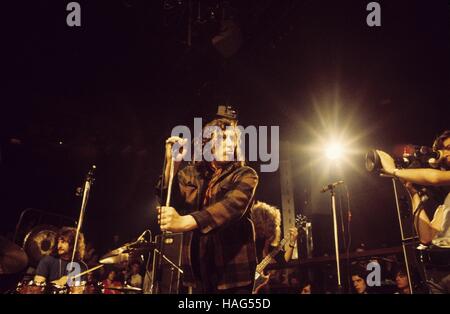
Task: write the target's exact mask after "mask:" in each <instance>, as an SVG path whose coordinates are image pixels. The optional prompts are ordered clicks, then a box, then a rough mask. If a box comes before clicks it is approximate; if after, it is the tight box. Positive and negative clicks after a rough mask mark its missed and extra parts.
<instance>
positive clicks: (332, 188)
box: [330, 186, 342, 293]
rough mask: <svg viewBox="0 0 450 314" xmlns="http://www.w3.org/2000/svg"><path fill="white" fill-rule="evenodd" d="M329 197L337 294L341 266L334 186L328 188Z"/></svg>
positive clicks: (340, 288)
mask: <svg viewBox="0 0 450 314" xmlns="http://www.w3.org/2000/svg"><path fill="white" fill-rule="evenodd" d="M330 195H331V210H332V212H333V232H334V250H335V254H336V271H337V285H338V292H339V293H340V292H341V291H342V284H341V266H340V256H339V236H338V226H337V215H336V192H335V187H334V186H331V187H330Z"/></svg>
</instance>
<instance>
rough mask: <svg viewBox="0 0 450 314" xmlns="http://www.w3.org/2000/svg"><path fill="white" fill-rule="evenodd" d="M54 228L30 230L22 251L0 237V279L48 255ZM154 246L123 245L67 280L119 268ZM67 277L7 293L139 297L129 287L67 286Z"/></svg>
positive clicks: (144, 243)
mask: <svg viewBox="0 0 450 314" xmlns="http://www.w3.org/2000/svg"><path fill="white" fill-rule="evenodd" d="M56 235H57V228H55V227H53V226H48V225H42V226H38V227H36V228H33V229H32V230H31V231H30V232H29V233H28V234H27V236H26V237H25V239H24V242H23V247H20V246H19V245H17V244H15V243H13V242H12V241H10V240H8V239H6V238H5V237H2V236H0V276H2V275H11V274H17V273H20V272H23V271H24V269H25V268H26V267H27V266H31V267H36V266H37V264H38V263H39V261H40V259H42V258H43V257H44V256H47V255H50V254H51V253H52V248H53V246H54V245H55V243H56ZM154 247H155V244H154V243H152V242H147V241H136V242H132V243H126V244H124V245H123V246H121V247H119V248H117V249H115V250H112V251H110V252H108V253H107V254H105V255H104V256H102V257H101V259H100V260H99V263H100V264H99V265H97V266H95V267H93V268H90V269H88V270H86V271H84V272H82V273H79V274H78V275H76V276H72V277H71V279H76V278H80V277H81V276H84V275H88V274H90V273H92V272H94V271H95V270H97V269H99V268H101V267H103V266H105V265H120V264H122V263H123V262H127V261H128V260H130V257H133V256H135V255H136V254H139V255H141V254H144V253H148V252H150V250H152V249H154ZM68 279H69V278H68V277H67V276H64V277H62V278H60V279H58V280H55V281H52V282H50V283H39V282H35V281H34V280H23V281H20V282H19V283H18V284H17V285H16V287H15V288H14V289H11V290H9V291H8V292H7V293H13V294H103V293H104V290H105V289H107V290H113V291H117V293H122V294H128V293H132V294H139V293H142V292H143V290H142V289H141V288H137V287H133V286H130V285H121V286H105V285H104V284H103V283H101V282H93V281H92V280H90V281H89V282H86V281H75V280H73V281H71V282H72V283H73V285H70V286H69V285H68V284H67V282H68Z"/></svg>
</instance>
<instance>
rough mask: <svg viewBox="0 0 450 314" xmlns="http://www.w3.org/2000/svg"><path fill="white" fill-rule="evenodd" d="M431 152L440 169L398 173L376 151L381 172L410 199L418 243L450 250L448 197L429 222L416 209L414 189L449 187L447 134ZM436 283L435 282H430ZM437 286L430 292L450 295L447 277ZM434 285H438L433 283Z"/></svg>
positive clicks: (449, 277)
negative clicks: (397, 183) (436, 155)
mask: <svg viewBox="0 0 450 314" xmlns="http://www.w3.org/2000/svg"><path fill="white" fill-rule="evenodd" d="M433 150H434V151H439V152H440V158H439V168H440V169H431V168H419V169H397V168H396V166H395V163H394V160H393V159H392V157H391V156H390V155H388V154H387V153H385V152H383V151H379V150H377V153H378V155H379V157H380V161H381V165H382V167H383V169H382V171H383V172H384V173H386V174H389V175H392V176H394V177H396V178H398V179H400V181H401V182H402V183H403V184H404V185H405V187H406V189H407V191H408V192H409V194H410V196H411V201H412V210H413V212H414V215H415V216H416V215H418V217H417V219H415V220H414V225H415V228H416V230H417V233H418V235H419V240H420V242H421V243H423V244H426V245H430V244H432V245H433V246H434V247H437V248H443V249H450V193H448V194H447V196H446V198H445V201H444V204H442V205H440V206H438V208H437V209H436V211H435V213H434V217H433V219H432V220H430V218H429V217H428V215H427V214H426V212H425V211H424V210H421V209H420V208H418V207H419V205H420V203H421V198H420V195H419V194H420V193H419V191H418V190H417V189H416V187H415V186H414V184H415V185H419V186H420V185H421V186H449V187H450V130H447V131H445V132H443V133H442V134H441V135H440V136H438V137H437V138H436V140H435V141H434V144H433ZM433 281H435V280H433ZM438 281H439V283H438V284H437V285H436V284H434V285H433V287H432V291H433V292H437V291H439V292H445V293H450V274H449V272H448V271H447V272H446V276H444V277H443V278H440V279H439V280H438ZM435 282H437V281H435Z"/></svg>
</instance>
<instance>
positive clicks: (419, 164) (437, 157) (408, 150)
mask: <svg viewBox="0 0 450 314" xmlns="http://www.w3.org/2000/svg"><path fill="white" fill-rule="evenodd" d="M442 158H443V154H442V151H440V150H438V151H434V150H433V149H432V148H430V147H427V146H418V145H407V146H405V147H404V149H403V155H402V157H401V158H397V159H394V162H395V166H396V167H397V168H399V169H406V168H410V169H412V168H430V167H431V168H438V167H439V164H440V162H441V161H442ZM365 161H366V170H367V171H369V172H380V171H381V169H382V168H383V167H382V165H381V160H380V156H379V155H378V153H377V151H376V150H370V151H368V152H367V154H366V160H365Z"/></svg>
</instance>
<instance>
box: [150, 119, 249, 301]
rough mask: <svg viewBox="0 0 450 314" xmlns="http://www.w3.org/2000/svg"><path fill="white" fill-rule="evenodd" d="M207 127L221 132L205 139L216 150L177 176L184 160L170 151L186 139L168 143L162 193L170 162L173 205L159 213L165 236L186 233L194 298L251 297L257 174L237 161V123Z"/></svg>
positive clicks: (185, 260)
mask: <svg viewBox="0 0 450 314" xmlns="http://www.w3.org/2000/svg"><path fill="white" fill-rule="evenodd" d="M208 126H216V127H218V128H216V130H217V131H215V132H213V133H212V134H211V136H210V138H203V145H206V144H207V143H209V142H211V143H212V145H211V147H214V148H215V149H214V151H213V154H214V159H213V161H211V162H209V161H206V160H201V161H195V162H193V163H190V164H188V165H187V166H185V167H184V168H183V169H181V170H179V171H178V169H180V168H181V167H180V164H181V162H178V160H182V158H179V157H181V156H175V154H172V146H173V144H174V143H177V142H178V143H179V144H180V145H182V144H183V143H184V140H183V139H181V138H177V137H170V138H169V139H168V140H167V141H166V165H167V166H166V168H165V172H164V180H163V182H164V186H163V191H167V187H168V186H167V182H168V181H169V168H168V167H169V164H170V160H171V158H174V160H175V169H174V173H176V174H177V175H174V180H173V188H172V194H173V195H172V200H173V201H172V205H171V206H170V207H159V208H158V212H159V224H160V227H161V230H163V231H164V230H166V231H173V232H183V233H184V237H183V249H182V268H183V271H184V275H183V284H184V285H185V286H188V287H191V288H192V291H193V292H194V293H251V292H252V288H253V280H254V275H255V269H256V251H255V240H254V231H253V230H254V228H253V224H252V222H251V220H250V208H251V207H252V205H253V202H254V193H255V189H256V187H257V185H258V175H257V174H256V172H255V170H253V169H252V168H250V167H248V166H245V164H244V162H243V161H242V160H243V159H242V158H238V157H239V156H238V154H239V139H240V133H239V129H238V128H237V127H236V126H237V121H236V120H234V119H231V118H224V117H221V118H216V119H214V120H213V121H211V122H210V123H208V124H207V125H205V127H208ZM230 127H231V128H230ZM217 141H219V145H216V144H217ZM183 153H185V152H180V153H179V154H183ZM230 156H232V158H230ZM160 187H161V180H160V182H159V183H158V188H160ZM164 199H165V198H163V200H164ZM163 200H162V201H163Z"/></svg>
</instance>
